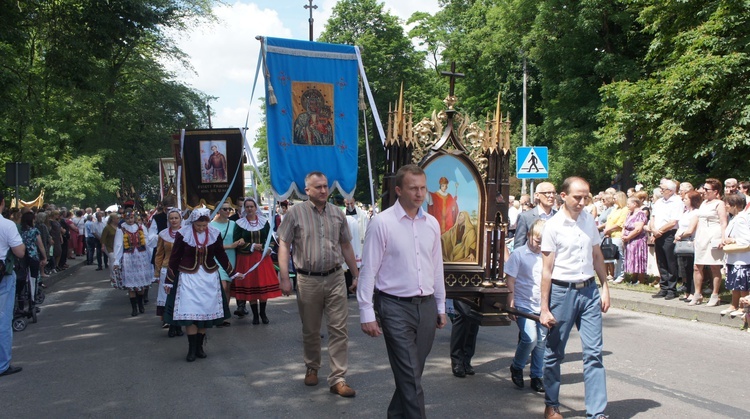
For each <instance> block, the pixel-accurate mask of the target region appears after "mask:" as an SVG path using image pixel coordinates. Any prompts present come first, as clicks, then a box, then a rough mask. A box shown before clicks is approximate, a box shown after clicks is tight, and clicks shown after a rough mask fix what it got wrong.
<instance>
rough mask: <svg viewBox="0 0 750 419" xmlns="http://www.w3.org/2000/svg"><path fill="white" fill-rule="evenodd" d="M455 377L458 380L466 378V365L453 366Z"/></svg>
mask: <svg viewBox="0 0 750 419" xmlns="http://www.w3.org/2000/svg"><path fill="white" fill-rule="evenodd" d="M453 375H455V376H456V377H458V378H464V377H466V370H465V369H464V364H456V365H454V366H453Z"/></svg>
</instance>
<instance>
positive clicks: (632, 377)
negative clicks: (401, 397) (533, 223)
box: [0, 267, 750, 419]
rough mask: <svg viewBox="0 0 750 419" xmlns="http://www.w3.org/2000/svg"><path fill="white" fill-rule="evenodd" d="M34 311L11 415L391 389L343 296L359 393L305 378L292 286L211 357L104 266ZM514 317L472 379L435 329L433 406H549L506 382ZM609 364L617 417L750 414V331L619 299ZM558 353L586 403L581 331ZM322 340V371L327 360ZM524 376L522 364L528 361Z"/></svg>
mask: <svg viewBox="0 0 750 419" xmlns="http://www.w3.org/2000/svg"><path fill="white" fill-rule="evenodd" d="M47 294H48V295H47V301H46V302H45V303H44V305H43V306H42V311H41V313H40V314H39V322H38V323H37V324H30V325H29V326H28V327H27V328H26V330H24V331H22V332H17V333H16V334H15V336H14V348H13V364H14V365H18V366H22V367H23V368H24V370H23V372H21V373H19V374H16V375H13V376H9V377H2V378H0V406H2V409H1V410H0V412H2V413H0V416H2V417H7V418H11V417H12V418H25V417H55V418H121V417H131V418H133V417H148V418H151V417H160V418H172V417H174V418H178V417H179V418H214V417H216V418H224V417H232V418H233V417H253V418H336V417H341V418H377V417H385V410H386V406H387V405H388V402H389V400H390V397H391V394H392V392H393V388H394V385H393V378H392V375H391V372H390V367H389V364H388V359H387V355H386V351H385V345H384V343H383V339H382V337H381V338H370V337H368V336H366V335H364V334H363V333H362V332H361V331H360V329H359V314H358V310H357V304H356V301H355V300H354V299H351V300H350V301H349V314H350V316H349V334H350V338H351V339H350V346H349V348H350V361H349V363H350V369H349V374H348V377H347V378H348V382H349V384H350V385H351V386H352V387H353V388H355V389H356V390H357V397H356V398H354V399H344V398H341V397H338V396H335V395H332V394H330V393H329V391H328V387H327V386H326V385H325V381H324V380H321V384H319V385H318V386H317V387H306V386H304V384H303V383H302V380H303V376H304V372H305V367H304V364H303V362H302V343H301V327H300V321H299V317H298V314H297V306H296V302H295V300H294V298H293V297H284V298H279V299H275V300H272V301H271V302H270V303H269V309H268V315H269V317H270V319H271V324H270V325H265V326H264V325H257V326H253V325H252V324H251V323H250V320H249V319H248V318H245V319H242V320H240V319H237V318H234V319H232V320H231V322H232V326H231V327H228V328H224V329H213V330H210V331H209V336H208V337H209V342H208V345H207V348H206V352H207V353H208V358H207V359H199V360H197V361H196V362H194V363H190V364H189V363H187V362H185V358H184V357H185V353H186V351H187V339H186V338H185V337H182V338H178V337H176V338H172V339H170V338H168V337H167V336H166V330H164V329H161V328H160V325H161V323H160V321H159V320H158V318H157V317H156V316H155V315H153V313H154V310H155V307H154V304H153V300H154V297H152V303H151V304H149V305H147V306H146V309H147V313H146V314H144V315H140V316H137V317H130V305H129V301H128V299H127V296H126V294H125V293H124V292H122V291H117V290H113V289H111V288H110V287H109V281H108V279H107V278H106V275H105V274H104V273H103V272H95V271H94V269H93V267H81V268H80V269H79V270H78V271H77V272H76V273H75V274H73V275H72V276H70V277H68V278H65V279H63V280H61V281H59V282H58V283H56V284H55V285H53V286H51V287H50V288H48V291H47ZM517 333H518V330H517V328H516V327H515V326H511V327H491V328H482V329H481V330H480V335H479V340H478V349H477V354H476V356H475V358H474V361H473V364H474V366H475V369H476V371H477V374H476V375H475V376H473V377H467V378H464V379H459V378H455V377H453V376H452V375H451V372H450V360H449V357H448V352H449V350H448V346H449V341H450V328H449V327H448V328H446V329H445V330H441V331H438V333H437V337H436V339H435V344H434V346H433V350H432V354H431V356H430V358H429V359H428V366H427V368H426V371H425V375H424V379H423V381H424V388H425V394H426V401H427V413H428V415H429V416H430V417H433V418H496V417H509V418H526V417H542V412H543V410H544V397H543V395H540V394H536V393H533V392H532V391H531V390H529V389H528V378H527V388H526V389H524V390H517V389H516V388H515V387H514V386H513V385H512V383H511V381H510V377H509V371H508V367H509V365H510V362H511V359H512V356H513V353H514V350H515V342H516V338H517ZM604 334H605V340H604V346H605V357H604V360H605V361H604V362H605V367H606V369H607V386H608V394H609V406H608V413H609V414H610V417H611V418H631V417H636V418H660V419H661V418H665V417H667V418H673V417H697V418H703V417H705V418H708V417H721V418H747V417H750V397H749V396H750V386H748V384H747V383H748V380H747V371H748V368H747V365H748V364H747V359H748V355H750V333H745V332H739V331H737V330H734V329H730V328H727V327H722V326H716V325H707V324H703V323H697V322H691V321H687V320H680V319H672V318H667V317H661V316H657V315H650V314H641V313H636V312H631V311H625V310H616V309H612V310H611V311H610V313H608V314H606V315H605V328H604ZM567 354H568V355H567V357H566V360H565V362H564V364H563V366H562V372H563V386H562V390H561V402H562V407H561V411H562V413H563V415H564V416H565V417H566V418H567V417H585V408H584V403H583V394H584V392H583V378H582V363H581V352H580V343H579V339H578V335H577V334H576V332H575V331H574V332H573V334H572V335H571V339H570V342H569V344H568V349H567ZM328 372H329V371H328V361H327V354H326V353H325V352H324V366H323V368H322V369H321V378H323V377H325V375H327V374H328ZM525 374H526V375H527V377H528V368H527V369H526V371H525Z"/></svg>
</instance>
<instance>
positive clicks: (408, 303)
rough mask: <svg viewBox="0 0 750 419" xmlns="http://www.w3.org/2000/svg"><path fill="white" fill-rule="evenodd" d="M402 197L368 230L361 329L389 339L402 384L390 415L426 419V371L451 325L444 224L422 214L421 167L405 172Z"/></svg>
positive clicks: (399, 186) (399, 182)
mask: <svg viewBox="0 0 750 419" xmlns="http://www.w3.org/2000/svg"><path fill="white" fill-rule="evenodd" d="M396 194H397V195H398V201H396V203H395V204H394V205H393V206H392V207H390V208H388V209H387V210H385V211H383V212H382V213H381V214H380V215H378V216H376V217H373V218H372V220H370V225H369V227H368V228H367V234H366V236H365V245H364V250H363V255H362V262H363V265H362V269H361V270H360V275H359V284H358V285H359V286H358V290H357V300H358V301H359V311H360V319H361V323H362V331H363V332H365V333H366V334H367V335H369V336H372V337H377V336H380V335H381V334H383V335H384V338H385V345H386V348H387V350H388V359H389V360H390V363H391V370H392V371H393V376H394V379H395V381H396V391H395V392H394V393H393V397H392V398H391V403H390V405H389V406H388V417H407V418H417V417H421V418H424V417H425V416H426V415H425V403H424V392H423V391H422V372H423V371H424V365H425V361H426V360H427V355H428V354H429V353H430V350H431V349H432V341H433V340H434V339H435V328H438V329H442V328H443V327H444V326H445V325H446V323H447V318H446V315H445V283H444V282H443V259H442V249H441V247H440V225H439V224H438V222H437V220H436V219H435V217H433V216H432V215H430V214H428V213H427V212H426V211H424V210H423V209H422V203H423V202H424V200H425V197H426V196H427V179H426V177H425V174H424V171H423V170H422V169H421V168H420V167H419V166H416V165H407V166H403V167H401V168H400V169H399V170H398V172H397V173H396ZM375 289H377V292H376V291H375ZM373 297H374V299H373ZM376 311H377V312H378V318H377V319H376V316H375V312H376Z"/></svg>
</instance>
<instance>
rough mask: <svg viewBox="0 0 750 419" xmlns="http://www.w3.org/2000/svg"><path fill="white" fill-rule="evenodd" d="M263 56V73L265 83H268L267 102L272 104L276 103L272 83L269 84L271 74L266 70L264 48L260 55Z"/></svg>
mask: <svg viewBox="0 0 750 419" xmlns="http://www.w3.org/2000/svg"><path fill="white" fill-rule="evenodd" d="M261 57H263V74H264V75H265V76H266V84H268V104H269V105H271V106H274V105H276V104H277V103H278V101H277V100H276V94H275V93H274V92H273V85H272V84H271V74H270V73H269V72H268V64H267V63H266V54H265V50H264V51H263V54H262V55H261Z"/></svg>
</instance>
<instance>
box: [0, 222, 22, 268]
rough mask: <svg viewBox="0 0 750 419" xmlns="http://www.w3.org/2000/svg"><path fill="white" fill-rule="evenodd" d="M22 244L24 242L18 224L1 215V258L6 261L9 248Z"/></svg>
mask: <svg viewBox="0 0 750 419" xmlns="http://www.w3.org/2000/svg"><path fill="white" fill-rule="evenodd" d="M21 244H23V240H21V235H20V234H18V227H17V226H16V224H15V223H14V222H13V221H10V220H8V219H6V218H5V217H3V216H2V215H0V260H2V261H3V262H4V261H5V255H7V254H8V250H10V248H11V247H16V246H18V245H21Z"/></svg>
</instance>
